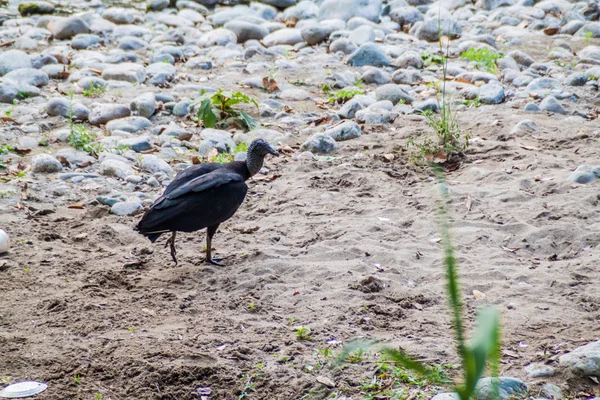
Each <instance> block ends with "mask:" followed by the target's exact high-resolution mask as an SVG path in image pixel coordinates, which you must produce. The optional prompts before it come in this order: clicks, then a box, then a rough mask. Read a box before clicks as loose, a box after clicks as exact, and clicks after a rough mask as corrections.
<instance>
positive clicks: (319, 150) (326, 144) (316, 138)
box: [300, 133, 338, 154]
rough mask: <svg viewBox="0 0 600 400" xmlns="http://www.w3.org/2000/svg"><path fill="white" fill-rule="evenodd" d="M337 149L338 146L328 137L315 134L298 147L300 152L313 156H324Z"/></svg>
mask: <svg viewBox="0 0 600 400" xmlns="http://www.w3.org/2000/svg"><path fill="white" fill-rule="evenodd" d="M337 148H338V144H337V143H336V142H335V140H334V139H333V138H331V137H330V136H327V135H324V134H322V133H317V134H316V135H313V136H311V137H310V138H309V139H308V140H307V141H306V142H304V143H302V146H300V150H301V151H310V152H311V153H313V154H326V153H330V152H332V151H334V150H336V149H337Z"/></svg>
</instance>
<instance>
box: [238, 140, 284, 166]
mask: <svg viewBox="0 0 600 400" xmlns="http://www.w3.org/2000/svg"><path fill="white" fill-rule="evenodd" d="M246 154H247V156H246V165H247V166H248V170H249V171H250V175H256V174H257V173H258V171H260V169H261V168H262V166H263V160H264V159H265V156H266V155H267V154H272V155H274V156H279V153H278V152H277V151H276V150H275V149H274V148H273V147H271V145H270V144H269V143H267V142H266V141H265V140H263V139H256V140H254V141H252V143H250V146H249V147H248V152H247V153H246Z"/></svg>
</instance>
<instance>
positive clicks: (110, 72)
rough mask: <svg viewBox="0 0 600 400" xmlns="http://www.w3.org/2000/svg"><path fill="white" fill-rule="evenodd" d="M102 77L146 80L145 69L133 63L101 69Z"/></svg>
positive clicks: (129, 80) (117, 79) (136, 80)
mask: <svg viewBox="0 0 600 400" xmlns="http://www.w3.org/2000/svg"><path fill="white" fill-rule="evenodd" d="M165 65H168V64H165ZM102 79H105V80H114V81H125V82H130V83H142V82H144V81H145V80H146V70H145V69H144V67H143V66H142V65H139V64H134V63H123V64H118V65H111V66H109V67H107V68H105V69H104V70H103V71H102Z"/></svg>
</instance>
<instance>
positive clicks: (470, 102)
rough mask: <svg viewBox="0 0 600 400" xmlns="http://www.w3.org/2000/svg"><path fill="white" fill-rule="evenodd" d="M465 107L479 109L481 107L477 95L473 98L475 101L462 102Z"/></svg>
mask: <svg viewBox="0 0 600 400" xmlns="http://www.w3.org/2000/svg"><path fill="white" fill-rule="evenodd" d="M462 103H463V104H464V105H465V106H467V107H479V106H481V102H480V101H479V95H478V96H477V97H476V98H475V100H463V102H462Z"/></svg>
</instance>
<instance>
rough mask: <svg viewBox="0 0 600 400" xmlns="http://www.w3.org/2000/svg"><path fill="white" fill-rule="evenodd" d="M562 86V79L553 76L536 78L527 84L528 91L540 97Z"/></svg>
mask: <svg viewBox="0 0 600 400" xmlns="http://www.w3.org/2000/svg"><path fill="white" fill-rule="evenodd" d="M561 87H562V84H561V83H560V81H558V80H556V79H552V78H536V79H534V80H532V81H531V82H530V83H529V84H528V85H527V91H528V92H529V93H530V94H535V95H537V96H539V97H544V96H547V95H548V94H549V93H550V92H551V91H552V90H557V89H560V88H561Z"/></svg>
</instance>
